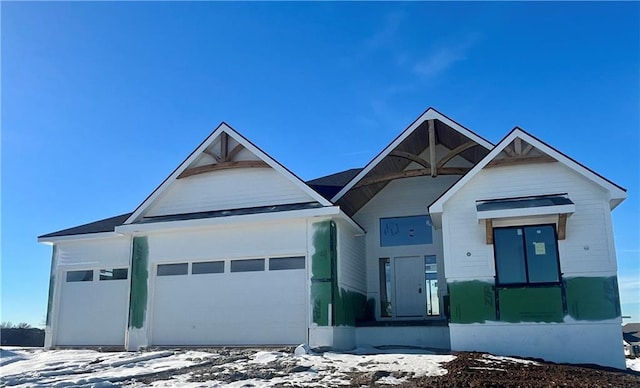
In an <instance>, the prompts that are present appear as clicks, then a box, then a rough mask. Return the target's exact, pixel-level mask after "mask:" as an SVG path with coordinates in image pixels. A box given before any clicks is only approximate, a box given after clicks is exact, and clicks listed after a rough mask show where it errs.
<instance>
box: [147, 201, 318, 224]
mask: <svg viewBox="0 0 640 388" xmlns="http://www.w3.org/2000/svg"><path fill="white" fill-rule="evenodd" d="M319 207H322V205H321V204H320V203H318V202H305V203H293V204H286V205H273V206H259V207H247V208H241V209H229V210H215V211H207V212H197V213H183V214H168V215H163V216H154V217H144V218H142V219H141V220H140V221H138V222H135V224H149V223H152V222H163V221H185V220H198V219H202V218H218V217H229V216H241V215H246V214H262V213H276V212H284V211H291V210H304V209H317V208H319Z"/></svg>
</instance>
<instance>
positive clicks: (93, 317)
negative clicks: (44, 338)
mask: <svg viewBox="0 0 640 388" xmlns="http://www.w3.org/2000/svg"><path fill="white" fill-rule="evenodd" d="M128 272H129V271H128V269H127V268H112V269H88V270H73V271H63V272H62V273H61V275H62V276H61V281H62V284H61V293H60V308H59V310H58V322H57V329H56V330H57V332H56V334H57V337H56V339H55V344H56V345H62V346H87V345H91V346H94V345H108V346H124V335H125V331H126V327H127V312H128V311H127V310H128V307H129V297H128V280H127V278H128V276H127V275H128Z"/></svg>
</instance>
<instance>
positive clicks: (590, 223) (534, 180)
mask: <svg viewBox="0 0 640 388" xmlns="http://www.w3.org/2000/svg"><path fill="white" fill-rule="evenodd" d="M555 193H568V194H569V198H570V199H571V200H572V201H573V202H574V203H575V205H576V211H575V213H574V214H573V215H572V216H570V217H569V218H568V220H567V238H566V240H562V241H559V254H560V264H561V269H562V271H563V272H564V273H565V276H566V275H569V274H576V273H593V272H615V271H616V265H615V255H614V253H613V251H612V249H611V246H612V244H611V242H612V236H611V228H610V220H607V219H606V217H609V213H608V210H607V209H608V208H607V207H606V206H607V203H608V202H607V199H606V193H605V192H604V191H603V190H602V189H601V188H600V187H599V186H597V185H595V184H593V183H592V182H590V181H587V180H586V179H585V178H583V177H582V176H579V175H578V174H576V173H575V172H573V171H572V170H570V169H568V168H567V167H565V166H563V165H562V164H560V163H545V164H532V165H523V166H508V167H498V168H489V169H484V170H482V171H481V172H479V173H478V175H476V176H475V177H474V178H473V179H472V180H471V181H470V182H468V183H467V184H466V185H465V186H464V187H463V188H462V189H461V190H460V191H458V192H457V193H456V194H455V195H454V196H453V197H452V198H451V199H450V200H449V201H448V202H447V203H446V204H445V207H444V209H443V238H444V243H445V258H446V262H445V272H446V274H447V278H448V279H450V280H455V279H481V278H492V277H493V276H494V275H495V268H494V267H495V265H494V259H493V245H487V244H486V243H485V228H484V223H480V222H478V221H477V216H476V209H475V201H476V200H483V199H492V198H508V197H520V196H531V195H544V194H555ZM548 220H549V218H548V217H547V218H545V219H540V223H544V222H548ZM530 221H531V220H530ZM534 221H535V219H534ZM513 222H515V223H516V224H517V223H518V222H520V220H517V219H516V221H513ZM512 224H513V223H512ZM502 225H504V221H503V224H502Z"/></svg>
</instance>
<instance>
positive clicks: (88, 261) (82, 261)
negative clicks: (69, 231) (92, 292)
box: [56, 236, 130, 270]
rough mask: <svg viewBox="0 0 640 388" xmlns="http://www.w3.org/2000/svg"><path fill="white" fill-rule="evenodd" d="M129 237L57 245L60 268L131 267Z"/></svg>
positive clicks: (68, 242) (65, 242)
mask: <svg viewBox="0 0 640 388" xmlns="http://www.w3.org/2000/svg"><path fill="white" fill-rule="evenodd" d="M129 244H130V239H129V237H124V236H123V237H114V238H104V239H95V240H80V241H64V242H59V243H56V255H57V265H58V268H64V269H65V270H66V269H73V268H85V269H92V268H108V267H110V266H111V267H112V266H120V267H128V266H129Z"/></svg>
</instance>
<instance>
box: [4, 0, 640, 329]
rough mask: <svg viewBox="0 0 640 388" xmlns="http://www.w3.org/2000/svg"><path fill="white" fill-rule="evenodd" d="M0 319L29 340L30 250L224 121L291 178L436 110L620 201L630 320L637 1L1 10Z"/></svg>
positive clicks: (639, 59)
mask: <svg viewBox="0 0 640 388" xmlns="http://www.w3.org/2000/svg"><path fill="white" fill-rule="evenodd" d="M1 12H2V27H1V28H2V30H1V36H2V38H1V39H2V40H1V44H2V63H1V65H2V72H1V76H2V78H1V93H2V94H1V98H2V102H1V104H2V121H1V125H2V128H1V129H2V138H1V141H2V143H1V144H2V148H1V151H2V159H1V160H2V187H1V194H2V208H1V211H2V213H1V215H2V267H1V268H2V273H1V280H2V286H1V287H2V288H1V289H2V310H1V313H2V317H1V320H2V321H12V322H14V323H17V322H22V321H26V322H29V323H31V324H33V325H36V326H39V325H41V324H42V322H43V320H44V316H45V311H46V299H47V287H48V277H49V267H50V258H51V248H50V247H49V246H45V245H42V244H38V243H37V242H36V236H38V235H41V234H45V233H48V232H52V231H56V230H59V229H63V228H67V227H71V226H76V225H80V224H83V223H86V222H91V221H95V220H98V219H101V218H106V217H110V216H114V215H118V214H122V213H126V212H129V211H132V210H133V209H134V208H135V207H136V206H137V205H138V204H139V203H140V202H142V201H143V200H144V199H145V198H146V196H147V195H148V194H149V193H150V192H151V191H152V190H153V189H155V187H156V186H157V185H158V184H160V183H161V182H162V180H163V179H164V178H165V177H166V176H167V175H168V174H169V173H171V171H173V169H174V168H175V167H176V166H177V165H178V164H179V163H180V162H181V161H182V160H183V159H184V158H185V157H186V156H187V155H188V154H189V153H190V152H191V151H192V150H193V149H194V148H195V147H196V146H197V145H198V144H199V143H200V142H201V141H202V140H203V139H204V138H205V137H206V136H207V135H208V134H209V133H210V132H211V131H212V130H213V129H215V127H216V126H217V125H218V124H219V123H220V122H221V121H226V122H227V123H229V124H230V125H231V126H232V127H234V128H235V129H236V130H238V131H239V132H241V133H242V134H244V135H245V136H246V137H248V138H249V139H251V140H252V141H253V142H254V143H255V144H257V145H258V146H260V147H261V148H262V149H263V150H265V151H266V152H267V153H269V154H270V155H271V156H273V157H274V158H275V159H277V160H278V161H280V162H281V163H283V164H284V165H285V166H287V167H288V168H289V169H291V170H292V171H293V172H295V173H296V174H297V175H299V176H300V177H301V178H303V179H312V178H316V177H319V176H323V175H326V174H330V173H333V172H337V171H341V170H344V169H347V168H352V167H360V166H363V165H364V164H365V163H366V162H368V161H369V160H370V159H371V158H372V157H373V156H375V155H376V154H377V153H378V152H379V151H380V150H381V149H382V148H383V147H384V146H386V145H387V144H388V143H389V142H390V141H391V140H392V139H393V138H394V137H395V136H396V135H397V134H398V133H400V131H402V130H403V129H404V128H405V127H406V126H407V125H408V124H409V123H411V122H412V121H413V120H414V119H415V118H416V117H417V116H419V115H420V114H421V113H422V112H423V111H424V110H425V109H426V108H427V107H429V106H433V107H435V108H437V109H438V110H439V111H441V112H442V113H444V114H446V115H447V116H449V117H451V118H453V119H454V120H456V121H458V122H459V123H461V124H462V125H464V126H466V127H468V128H470V129H472V130H473V131H475V132H477V133H478V134H480V135H482V136H483V137H485V138H487V139H488V140H490V141H492V142H494V143H497V142H498V141H499V140H500V139H501V138H502V137H503V136H504V135H506V134H507V132H509V131H510V130H511V129H512V128H513V127H514V126H516V125H517V126H520V127H522V128H524V129H526V130H527V131H529V132H531V133H532V134H534V135H535V136H537V137H539V138H540V139H542V140H543V141H545V142H547V143H549V144H551V145H553V146H554V147H556V148H558V149H559V150H560V151H562V152H564V153H566V154H568V155H569V156H571V157H573V158H574V159H576V160H578V161H579V162H581V163H583V164H585V165H587V166H589V167H590V168H592V169H593V170H595V171H597V172H598V173H600V174H602V175H604V176H606V177H607V178H609V179H611V180H613V181H614V182H616V183H618V184H620V185H621V186H623V187H625V188H627V189H628V199H627V200H626V201H625V202H624V203H623V204H622V205H620V206H619V207H618V208H617V209H616V210H615V211H614V213H613V214H614V215H613V220H614V232H615V238H616V248H617V253H618V263H619V283H620V288H621V299H622V307H623V314H625V315H632V316H633V317H634V320H635V321H638V320H640V302H639V300H640V286H639V284H640V272H639V271H640V263H639V255H640V243H639V240H640V230H639V222H640V221H639V219H640V217H639V215H640V206H639V205H640V202H639V198H640V197H639V196H638V193H639V189H640V171H639V168H640V159H639V156H638V155H639V152H638V147H639V146H640V137H639V131H640V114H639V107H640V4H639V3H502V2H499V3H324V2H323V3H238V4H236V3H211V2H207V3H188V4H179V3H168V2H163V3H151V2H143V3H94V2H85V3H79V2H67V3H49V2H45V3H26V4H22V3H7V2H2V3H1Z"/></svg>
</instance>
